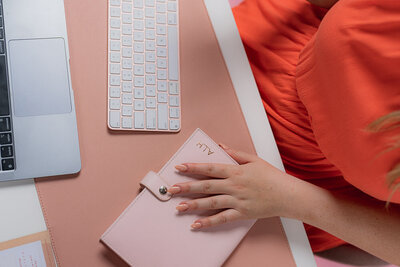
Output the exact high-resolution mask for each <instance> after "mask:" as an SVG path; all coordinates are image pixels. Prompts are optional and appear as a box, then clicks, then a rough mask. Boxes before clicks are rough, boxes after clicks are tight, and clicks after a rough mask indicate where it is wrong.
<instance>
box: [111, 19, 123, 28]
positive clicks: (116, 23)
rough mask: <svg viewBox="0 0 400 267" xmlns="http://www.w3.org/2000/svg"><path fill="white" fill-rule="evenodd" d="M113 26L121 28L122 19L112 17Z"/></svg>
mask: <svg viewBox="0 0 400 267" xmlns="http://www.w3.org/2000/svg"><path fill="white" fill-rule="evenodd" d="M110 26H111V28H115V29H119V28H121V20H120V19H110Z"/></svg>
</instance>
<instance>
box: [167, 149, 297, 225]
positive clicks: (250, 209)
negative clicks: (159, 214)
mask: <svg viewBox="0 0 400 267" xmlns="http://www.w3.org/2000/svg"><path fill="white" fill-rule="evenodd" d="M220 146H221V147H222V148H223V149H224V150H225V151H226V152H227V153H228V154H229V155H230V156H231V157H232V158H233V159H235V160H236V161H237V162H238V163H239V164H240V165H226V164H205V163H204V164H203V163H184V164H182V165H178V166H176V169H177V170H179V171H180V172H182V173H190V174H200V175H205V176H209V177H213V178H216V179H210V180H201V181H194V182H186V183H179V184H175V185H174V186H172V187H171V188H169V189H168V191H169V192H170V193H172V194H175V195H176V194H182V193H202V194H208V195H210V196H209V197H205V198H200V199H194V200H190V201H184V202H181V203H180V204H179V205H178V206H177V210H178V211H180V212H185V211H189V210H216V209H224V210H223V211H221V212H219V213H217V214H215V215H213V216H210V217H207V218H202V219H199V220H196V221H195V222H194V223H193V224H192V228H194V229H199V228H203V227H209V226H215V225H219V224H223V223H226V222H231V221H236V220H242V219H256V218H266V217H272V216H285V215H288V212H289V208H290V206H291V203H290V202H291V200H290V191H291V190H293V187H294V185H293V184H294V183H295V181H296V180H297V179H296V178H294V177H292V176H290V175H288V174H286V173H284V172H282V171H280V170H278V169H277V168H275V167H273V166H272V165H270V164H269V163H267V162H266V161H264V160H262V159H260V158H259V157H257V156H254V155H250V154H247V153H244V152H239V151H234V150H232V149H230V148H228V147H226V146H224V145H220Z"/></svg>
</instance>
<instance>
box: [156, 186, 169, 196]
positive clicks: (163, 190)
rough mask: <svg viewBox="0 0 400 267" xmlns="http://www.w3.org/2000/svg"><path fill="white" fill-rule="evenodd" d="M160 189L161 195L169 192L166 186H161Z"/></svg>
mask: <svg viewBox="0 0 400 267" xmlns="http://www.w3.org/2000/svg"><path fill="white" fill-rule="evenodd" d="M158 191H160V194H161V195H165V194H166V193H167V192H168V189H167V188H166V187H165V186H163V185H162V186H160V189H158Z"/></svg>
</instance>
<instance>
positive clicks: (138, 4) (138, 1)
mask: <svg viewBox="0 0 400 267" xmlns="http://www.w3.org/2000/svg"><path fill="white" fill-rule="evenodd" d="M133 7H135V8H143V0H133Z"/></svg>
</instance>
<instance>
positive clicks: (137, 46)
mask: <svg viewBox="0 0 400 267" xmlns="http://www.w3.org/2000/svg"><path fill="white" fill-rule="evenodd" d="M133 51H134V52H135V53H144V44H143V43H140V42H135V43H134V44H133Z"/></svg>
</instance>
